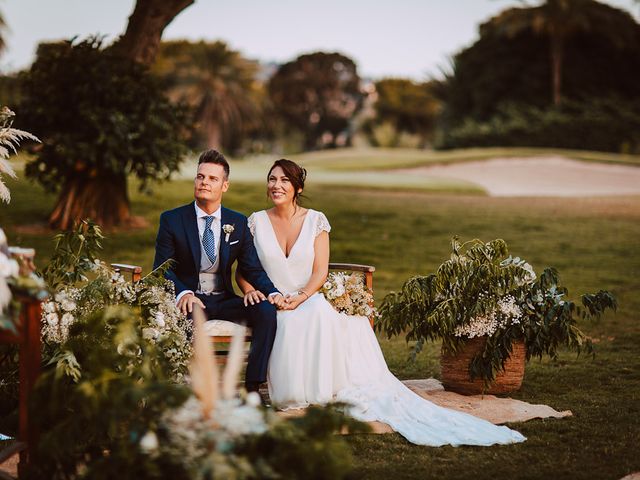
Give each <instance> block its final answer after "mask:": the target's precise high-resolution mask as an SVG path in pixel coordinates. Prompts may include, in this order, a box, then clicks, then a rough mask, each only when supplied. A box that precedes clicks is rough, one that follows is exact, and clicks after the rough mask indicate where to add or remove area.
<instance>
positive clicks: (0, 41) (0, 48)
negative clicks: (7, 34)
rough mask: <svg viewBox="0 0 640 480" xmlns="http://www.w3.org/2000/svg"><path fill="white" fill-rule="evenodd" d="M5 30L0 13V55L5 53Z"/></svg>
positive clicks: (4, 23)
mask: <svg viewBox="0 0 640 480" xmlns="http://www.w3.org/2000/svg"><path fill="white" fill-rule="evenodd" d="M6 29H7V22H5V21H4V17H3V16H2V12H0V54H2V52H4V51H5V49H6V48H7V44H6V42H5V41H4V31H5V30H6Z"/></svg>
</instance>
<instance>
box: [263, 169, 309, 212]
mask: <svg viewBox="0 0 640 480" xmlns="http://www.w3.org/2000/svg"><path fill="white" fill-rule="evenodd" d="M276 167H280V168H281V169H282V171H283V172H284V174H285V175H286V176H287V178H288V179H289V181H290V182H291V185H292V186H293V201H294V202H296V203H298V204H299V203H300V197H301V196H302V192H303V191H304V181H305V180H306V178H307V171H306V170H305V169H304V168H302V167H301V166H300V165H298V164H297V163H296V162H292V161H291V160H287V159H286V158H281V159H280V160H276V161H275V162H273V165H272V166H271V168H270V169H269V173H267V182H268V181H269V177H270V176H271V172H272V171H273V169H274V168H276Z"/></svg>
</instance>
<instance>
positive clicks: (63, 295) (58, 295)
mask: <svg viewBox="0 0 640 480" xmlns="http://www.w3.org/2000/svg"><path fill="white" fill-rule="evenodd" d="M66 299H67V292H65V291H64V290H60V291H59V292H58V293H56V295H55V300H56V302H58V303H62V301H63V300H66Z"/></svg>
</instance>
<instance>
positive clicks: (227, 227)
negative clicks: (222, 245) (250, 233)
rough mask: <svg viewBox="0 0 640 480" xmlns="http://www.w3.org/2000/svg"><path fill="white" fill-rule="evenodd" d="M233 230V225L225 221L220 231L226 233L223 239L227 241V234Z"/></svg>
mask: <svg viewBox="0 0 640 480" xmlns="http://www.w3.org/2000/svg"><path fill="white" fill-rule="evenodd" d="M234 230H235V228H234V227H233V225H229V224H228V223H225V224H224V225H223V226H222V231H223V232H224V233H225V234H226V235H225V236H224V241H225V242H227V243H229V236H230V235H231V234H232V233H233V231H234Z"/></svg>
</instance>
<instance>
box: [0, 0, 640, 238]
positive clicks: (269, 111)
mask: <svg viewBox="0 0 640 480" xmlns="http://www.w3.org/2000/svg"><path fill="white" fill-rule="evenodd" d="M193 2H194V0H166V1H163V0H138V1H137V2H136V4H135V7H134V11H133V13H132V15H131V17H130V18H129V21H128V23H127V27H126V29H125V32H124V34H123V35H122V36H121V37H120V38H119V39H117V40H116V41H115V42H114V43H113V44H111V45H104V44H103V42H102V41H101V40H99V39H96V38H92V39H79V40H73V41H66V42H60V43H56V44H42V45H41V46H40V48H39V49H38V52H37V56H36V60H35V61H34V63H33V65H32V66H31V68H30V69H28V70H26V71H24V72H21V73H19V74H14V75H6V76H2V77H0V103H1V104H6V105H9V106H10V107H11V108H12V109H13V110H15V111H16V112H17V120H16V126H18V127H19V128H23V129H25V130H28V131H31V132H33V133H34V134H35V135H37V136H38V137H39V138H40V139H42V140H43V144H42V146H39V147H37V149H36V150H34V153H35V157H34V160H33V161H32V162H30V163H29V165H28V166H27V173H28V175H30V176H32V177H33V178H36V179H38V180H39V181H40V182H41V183H42V184H43V185H45V187H47V188H49V189H51V190H52V191H56V192H58V193H59V198H58V202H57V205H56V207H55V208H54V210H53V212H52V214H51V217H50V222H51V225H52V226H54V227H58V228H69V226H70V225H71V223H72V222H73V221H74V219H77V218H83V217H87V216H91V217H93V218H95V219H96V220H98V221H100V223H103V224H104V225H106V226H108V225H116V224H119V223H122V222H123V221H126V220H127V219H128V218H129V216H130V214H129V202H128V194H127V185H126V179H127V176H128V175H129V174H134V175H136V176H137V177H138V178H139V180H140V185H141V187H142V188H146V187H147V186H148V185H149V184H150V182H151V181H153V180H158V179H163V178H167V177H168V176H169V174H170V173H171V171H173V170H175V169H176V168H177V167H178V164H179V162H180V160H181V158H182V157H183V156H184V152H185V147H186V148H190V149H193V150H198V149H202V148H207V147H214V148H220V149H223V150H224V151H226V152H228V153H230V154H232V155H244V154H246V153H252V152H254V153H255V152H274V153H275V152H280V153H288V152H292V151H301V150H312V149H320V148H335V147H345V146H350V145H352V144H354V143H355V142H356V141H357V142H359V143H361V142H366V143H368V144H370V145H373V146H380V147H411V148H431V147H433V148H459V147H477V146H511V145H514V146H544V147H567V148H580V149H593V150H604V151H615V152H628V153H640V81H638V78H640V25H639V24H638V22H636V21H635V19H634V18H633V17H632V16H631V15H630V14H629V13H627V12H625V11H623V10H620V9H617V8H614V7H611V6H609V5H605V4H602V3H599V2H597V1H595V0H544V1H543V2H542V3H540V4H539V5H536V6H529V5H526V4H520V6H517V7H514V8H508V9H505V10H504V11H503V12H501V13H500V14H498V15H496V16H495V17H493V18H491V19H489V20H488V21H486V22H485V23H483V24H482V25H480V27H479V33H480V37H479V39H478V40H477V41H476V42H475V43H474V44H473V45H471V46H470V47H468V48H465V49H463V50H462V51H460V52H458V53H456V54H455V55H454V56H453V58H452V61H451V68H450V71H449V72H448V73H446V74H445V75H444V78H439V79H425V80H424V81H415V80H412V79H406V78H384V79H379V80H377V81H375V82H372V81H370V80H367V79H362V78H361V77H360V75H359V73H358V70H357V65H356V64H355V62H354V61H353V60H352V59H350V58H348V57H347V56H346V55H344V54H341V53H338V52H312V53H309V54H305V55H301V56H299V57H297V58H295V59H292V60H291V61H289V62H286V63H284V64H282V65H261V64H259V63H258V62H256V61H254V60H250V59H247V58H245V57H244V56H243V55H242V54H241V53H240V52H238V51H235V50H233V49H232V48H230V47H229V46H228V45H226V44H225V43H224V42H220V41H217V42H204V41H201V42H189V41H185V40H182V41H169V42H162V41H161V37H162V32H163V30H164V28H165V27H166V26H167V25H168V24H169V23H170V21H171V20H172V19H173V18H174V17H175V16H176V15H177V14H178V13H179V12H181V11H182V10H184V9H185V8H187V7H188V6H189V5H190V4H192V3H193ZM3 27H4V22H3V20H2V16H1V15H0V52H1V50H2V48H3V46H4V41H3V36H2V33H3ZM416 61H419V59H416ZM99 179H109V183H110V186H109V188H106V187H104V188H103V187H100V186H99V185H97V182H98V180H99ZM90 194H94V195H93V196H92V195H90ZM105 199H108V201H105ZM104 205H107V207H104ZM114 212H115V213H114Z"/></svg>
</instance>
